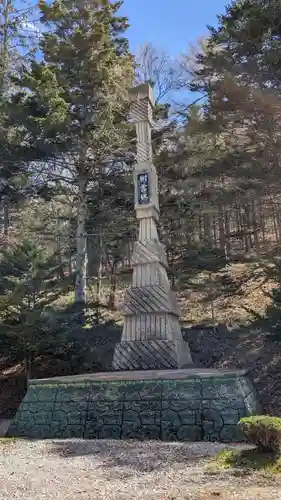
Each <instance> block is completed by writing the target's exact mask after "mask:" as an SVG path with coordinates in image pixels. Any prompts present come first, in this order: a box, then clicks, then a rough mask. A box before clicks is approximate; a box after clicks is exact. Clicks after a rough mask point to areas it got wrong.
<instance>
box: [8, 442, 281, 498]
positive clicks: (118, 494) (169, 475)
mask: <svg viewBox="0 0 281 500" xmlns="http://www.w3.org/2000/svg"><path fill="white" fill-rule="evenodd" d="M223 447H224V446H223V445H220V444H215V443H162V442H151V441H150V442H145V443H140V442H134V441H132V442H124V441H80V440H67V441H58V440H55V441H24V440H22V441H21V440H20V441H16V442H10V443H2V444H1V443H0V499H1V500H2V499H3V500H4V499H5V500H9V499H11V500H12V499H13V500H30V499H33V498H34V499H36V500H90V499H91V500H135V499H141V500H184V499H188V500H189V499H194V500H197V499H206V500H208V499H213V498H219V499H223V500H255V499H257V500H258V499H263V500H273V499H275V498H276V499H278V498H281V479H273V478H267V477H265V476H262V475H261V474H245V473H243V475H238V474H237V473H236V474H233V473H230V472H229V471H225V472H219V473H215V474H214V473H212V474H211V473H210V472H208V467H207V464H208V462H209V461H210V457H211V456H212V455H214V454H216V453H217V452H218V451H219V450H220V449H222V448H223Z"/></svg>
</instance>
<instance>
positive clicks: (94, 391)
mask: <svg viewBox="0 0 281 500" xmlns="http://www.w3.org/2000/svg"><path fill="white" fill-rule="evenodd" d="M184 371H185V370H182V372H184ZM165 373H167V372H165ZM91 377H94V376H91V375H90V376H88V379H87V376H85V377H84V379H83V377H81V376H77V377H65V378H64V380H53V381H52V379H50V380H44V381H40V380H38V381H31V383H30V385H29V388H28V391H27V393H26V396H25V398H24V400H23V402H22V404H21V406H20V409H19V411H18V413H17V414H16V417H15V419H14V420H13V422H12V424H11V426H10V428H9V430H8V435H9V436H18V437H28V438H42V439H45V438H71V437H72V438H74V437H75V438H87V439H98V438H100V439H101V438H107V439H161V440H164V441H175V440H180V441H201V440H211V441H213V440H215V441H223V442H229V441H232V442H234V441H237V442H239V441H243V436H242V435H241V434H240V432H239V430H238V428H237V422H238V421H239V419H240V418H241V417H243V416H246V415H249V414H252V413H257V412H258V404H257V401H256V396H255V392H254V388H253V386H252V384H251V382H250V381H249V380H248V378H247V376H245V375H244V374H239V373H238V374H237V373H234V374H231V373H229V374H228V375H223V376H222V375H215V374H214V373H210V375H209V376H206V374H204V376H201V375H200V374H198V375H194V374H192V375H191V376H188V377H185V378H183V379H167V378H166V379H157V380H154V379H150V380H95V379H93V378H92V379H91ZM66 379H69V380H66Z"/></svg>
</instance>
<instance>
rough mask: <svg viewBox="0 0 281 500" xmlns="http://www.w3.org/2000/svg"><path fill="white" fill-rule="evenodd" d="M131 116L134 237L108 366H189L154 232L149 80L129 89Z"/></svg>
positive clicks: (155, 203) (155, 183) (156, 205)
mask: <svg viewBox="0 0 281 500" xmlns="http://www.w3.org/2000/svg"><path fill="white" fill-rule="evenodd" d="M131 97H132V111H131V114H132V120H133V122H135V123H136V130H137V163H136V165H135V168H134V186H135V210H136V217H137V220H138V221H139V237H138V241H136V243H135V246H134V251H133V256H132V267H133V279H132V286H131V288H129V289H128V290H127V291H126V293H125V298H124V304H123V308H122V312H123V315H124V328H123V333H122V339H121V343H120V344H118V345H117V346H116V349H115V353H114V358H113V370H151V369H165V368H185V367H189V366H192V365H193V363H192V359H191V355H190V351H189V346H188V344H187V343H186V342H184V340H183V338H182V334H181V329H180V325H179V315H180V310H179V307H178V305H177V301H176V296H175V294H174V292H173V291H172V290H171V288H170V284H169V280H168V276H167V269H168V263H167V259H166V252H165V248H164V246H163V245H162V244H161V243H160V241H159V238H158V231H157V222H158V219H159V202H158V180H157V173H156V170H155V167H154V165H153V163H152V146H151V123H152V109H153V96H152V92H151V88H150V87H149V85H145V84H143V85H139V86H138V87H136V88H135V89H133V91H132V96H131Z"/></svg>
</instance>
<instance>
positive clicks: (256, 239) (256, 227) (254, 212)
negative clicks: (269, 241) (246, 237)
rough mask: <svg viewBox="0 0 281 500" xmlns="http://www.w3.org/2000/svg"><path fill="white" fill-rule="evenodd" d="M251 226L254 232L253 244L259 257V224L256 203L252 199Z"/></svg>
mask: <svg viewBox="0 0 281 500" xmlns="http://www.w3.org/2000/svg"><path fill="white" fill-rule="evenodd" d="M251 215H252V226H253V230H254V242H255V250H256V252H257V255H258V256H260V238H259V224H258V221H257V209H256V201H255V200H254V199H252V214H251Z"/></svg>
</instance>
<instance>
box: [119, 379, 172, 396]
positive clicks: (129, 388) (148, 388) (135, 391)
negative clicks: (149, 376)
mask: <svg viewBox="0 0 281 500" xmlns="http://www.w3.org/2000/svg"><path fill="white" fill-rule="evenodd" d="M162 382H163V381H161V380H159V381H154V380H145V381H138V380H137V381H130V382H127V383H126V386H125V397H124V401H140V400H145V401H151V400H156V401H161V398H162Z"/></svg>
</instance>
